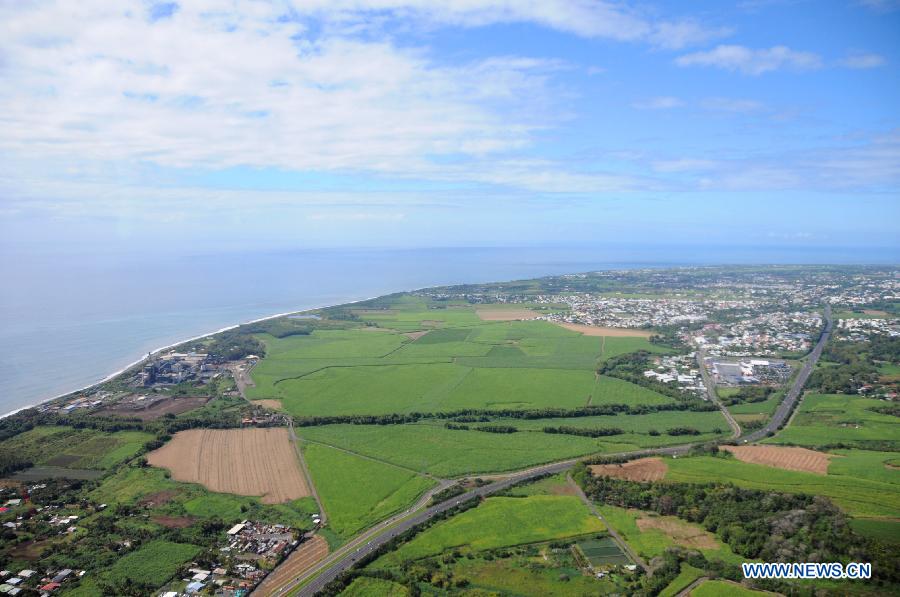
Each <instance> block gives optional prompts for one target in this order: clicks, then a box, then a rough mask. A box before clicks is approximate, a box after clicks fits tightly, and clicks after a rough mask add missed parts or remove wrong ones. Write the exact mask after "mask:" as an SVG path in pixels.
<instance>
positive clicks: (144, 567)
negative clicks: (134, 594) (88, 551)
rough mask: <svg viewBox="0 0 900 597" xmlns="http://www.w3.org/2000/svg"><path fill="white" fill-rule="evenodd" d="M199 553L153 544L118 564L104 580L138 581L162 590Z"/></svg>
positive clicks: (191, 547)
mask: <svg viewBox="0 0 900 597" xmlns="http://www.w3.org/2000/svg"><path fill="white" fill-rule="evenodd" d="M199 553H200V548H199V547H197V546H196V545H190V544H185V543H173V542H171V541H151V542H149V543H146V544H144V545H142V546H141V547H140V548H139V549H138V550H137V551H133V552H131V553H129V554H128V555H126V556H125V557H123V558H122V559H120V560H118V561H117V562H116V563H115V564H113V566H112V568H110V569H109V570H108V571H107V572H105V573H103V576H104V578H106V579H107V580H109V581H110V582H113V583H120V582H125V581H132V582H135V581H136V582H140V583H142V584H151V585H154V586H157V587H160V586H162V585H164V584H165V583H166V582H167V581H168V580H169V579H170V578H172V577H173V576H174V575H175V573H176V572H177V571H178V569H179V568H180V567H181V565H182V564H184V563H185V562H187V561H189V560H190V559H192V558H194V557H195V556H197V554H199Z"/></svg>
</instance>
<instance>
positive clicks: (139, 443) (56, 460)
mask: <svg viewBox="0 0 900 597" xmlns="http://www.w3.org/2000/svg"><path fill="white" fill-rule="evenodd" d="M152 439H154V436H153V435H152V434H150V433H143V432H140V431H117V432H115V433H107V432H104V431H97V430H95V429H74V428H72V427H64V426H58V427H56V426H54V427H50V426H39V427H35V428H34V429H31V430H30V431H26V432H25V433H20V434H19V435H16V436H15V437H12V438H10V439H8V440H6V441H5V442H3V450H4V451H5V452H9V453H11V454H14V455H16V456H18V457H20V458H24V459H27V460H30V461H31V462H33V463H34V464H35V465H39V466H40V465H46V466H59V467H65V468H73V469H99V470H106V469H109V468H112V467H114V466H115V465H117V464H119V463H120V462H124V461H125V460H128V459H129V458H131V457H133V456H134V455H135V454H137V453H138V452H139V451H140V450H141V448H142V447H143V446H144V444H145V443H147V442H149V441H150V440H152Z"/></svg>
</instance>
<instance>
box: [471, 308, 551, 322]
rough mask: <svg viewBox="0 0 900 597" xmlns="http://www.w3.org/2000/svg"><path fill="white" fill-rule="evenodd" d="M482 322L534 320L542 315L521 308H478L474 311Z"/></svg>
mask: <svg viewBox="0 0 900 597" xmlns="http://www.w3.org/2000/svg"><path fill="white" fill-rule="evenodd" d="M475 313H477V314H478V317H479V319H481V320H482V321H516V320H519V319H534V318H535V317H540V316H541V315H543V313H540V312H539V311H534V310H532V309H523V308H521V307H478V308H477V309H475Z"/></svg>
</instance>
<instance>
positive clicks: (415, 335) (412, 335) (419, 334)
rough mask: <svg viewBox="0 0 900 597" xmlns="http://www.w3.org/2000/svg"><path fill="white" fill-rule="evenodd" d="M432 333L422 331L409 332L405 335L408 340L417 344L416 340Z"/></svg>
mask: <svg viewBox="0 0 900 597" xmlns="http://www.w3.org/2000/svg"><path fill="white" fill-rule="evenodd" d="M430 331H431V330H422V331H421V332H407V333H405V334H403V335H404V336H406V337H407V338H409V339H410V340H412V341H413V342H415V341H416V340H418V339H419V338H421V337H422V336H424V335H425V334H427V333H428V332H430Z"/></svg>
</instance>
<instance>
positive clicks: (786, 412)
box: [740, 305, 834, 444]
mask: <svg viewBox="0 0 900 597" xmlns="http://www.w3.org/2000/svg"><path fill="white" fill-rule="evenodd" d="M833 324H834V322H833V321H832V319H831V307H830V306H827V305H826V307H825V329H824V330H823V331H822V335H821V336H819V341H818V342H817V343H816V346H815V348H813V350H812V352H811V353H809V357H808V358H807V359H806V362H805V363H804V364H803V368H802V369H801V370H800V373H799V374H798V375H797V378H796V379H795V380H794V383H793V385H792V386H791V389H790V390H788V393H787V395H786V396H785V397H784V400H782V401H781V404H779V405H778V408H777V409H776V410H775V414H774V415H773V416H772V418H771V419H770V420H769V422H768V424H767V425H766V426H765V427H763V428H761V429H758V430H756V431H754V432H753V433H748V434H747V435H744V436H742V437H741V438H740V440H741V443H748V444H749V443H752V442H757V441H759V440H761V439H763V438H764V437H766V436H767V435H768V434H769V433H773V432H775V431H778V430H779V429H781V427H782V425H784V423H785V422H786V421H787V419H788V417H789V416H791V412H792V411H793V410H794V407H795V406H796V405H797V401H798V400H799V399H800V396H801V395H802V394H803V386H804V385H806V380H807V379H809V376H810V374H811V373H812V371H813V369H814V368H815V366H816V363H817V362H818V361H819V357H821V356H822V350H823V349H824V348H825V344H826V343H827V342H828V339H829V338H830V337H831V328H832V325H833Z"/></svg>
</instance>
